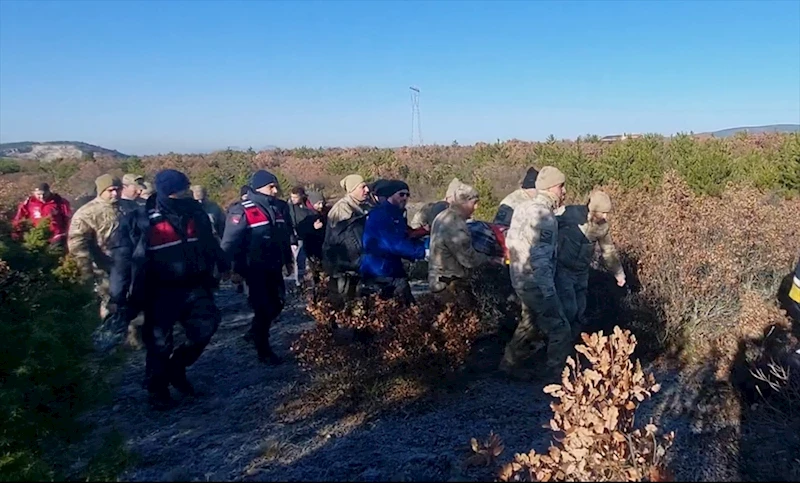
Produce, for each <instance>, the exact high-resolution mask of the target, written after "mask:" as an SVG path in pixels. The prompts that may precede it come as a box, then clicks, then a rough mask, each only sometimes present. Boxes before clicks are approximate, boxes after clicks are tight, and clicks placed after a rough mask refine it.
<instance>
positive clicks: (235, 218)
mask: <svg viewBox="0 0 800 483" xmlns="http://www.w3.org/2000/svg"><path fill="white" fill-rule="evenodd" d="M241 222H242V215H231V223H234V224H236V225H238V224H239V223H241Z"/></svg>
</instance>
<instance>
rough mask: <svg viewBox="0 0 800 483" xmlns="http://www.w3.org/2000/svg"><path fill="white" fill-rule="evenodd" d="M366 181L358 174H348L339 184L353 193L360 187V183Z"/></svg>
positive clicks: (346, 190)
mask: <svg viewBox="0 0 800 483" xmlns="http://www.w3.org/2000/svg"><path fill="white" fill-rule="evenodd" d="M363 182H364V178H362V177H361V176H360V175H357V174H348V175H347V176H345V177H344V178H342V180H341V181H339V186H341V187H342V188H344V191H345V192H347V193H352V192H353V191H355V189H356V188H358V185H360V184H361V183H363Z"/></svg>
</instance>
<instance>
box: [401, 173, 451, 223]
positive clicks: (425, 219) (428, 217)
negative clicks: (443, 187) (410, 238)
mask: <svg viewBox="0 0 800 483" xmlns="http://www.w3.org/2000/svg"><path fill="white" fill-rule="evenodd" d="M461 185H462V183H461V181H460V180H459V179H458V178H453V180H452V181H450V185H448V187H447V192H446V193H445V195H444V200H440V201H432V202H429V203H425V204H424V205H422V206H421V207H420V209H419V211H417V212H416V213H415V214H414V216H413V217H412V218H411V222H410V223H409V224H408V226H410V227H411V228H412V229H414V230H416V229H418V228H422V227H427V228H428V229H430V227H431V225H433V220H434V219H436V217H437V216H439V213H441V212H443V211H444V210H446V209H447V207H448V206H450V204H451V203H452V202H453V195H454V193H455V190H456V188H458V187H459V186H461Z"/></svg>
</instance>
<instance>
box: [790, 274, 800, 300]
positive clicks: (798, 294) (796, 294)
mask: <svg viewBox="0 0 800 483" xmlns="http://www.w3.org/2000/svg"><path fill="white" fill-rule="evenodd" d="M789 298H790V299H792V300H794V301H795V302H797V303H798V304H800V279H798V278H797V277H794V283H793V284H792V288H790V289H789Z"/></svg>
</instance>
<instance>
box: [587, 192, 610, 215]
mask: <svg viewBox="0 0 800 483" xmlns="http://www.w3.org/2000/svg"><path fill="white" fill-rule="evenodd" d="M613 209H614V207H613V206H612V205H611V198H610V197H609V196H608V195H607V194H605V193H604V192H602V191H599V190H598V191H593V192H592V194H591V195H589V211H594V212H595V213H611V212H612V211H613Z"/></svg>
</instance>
